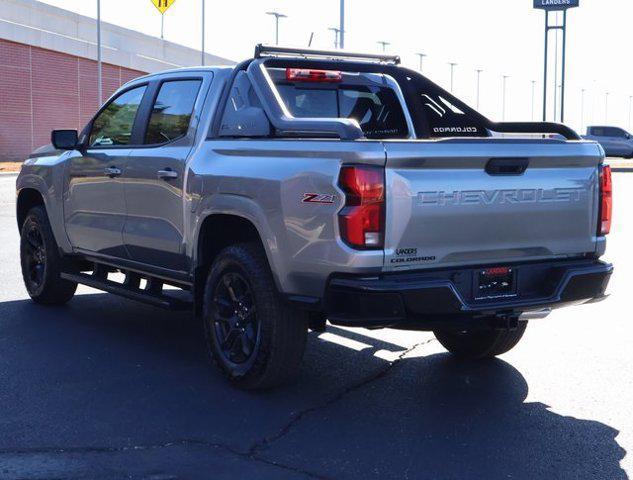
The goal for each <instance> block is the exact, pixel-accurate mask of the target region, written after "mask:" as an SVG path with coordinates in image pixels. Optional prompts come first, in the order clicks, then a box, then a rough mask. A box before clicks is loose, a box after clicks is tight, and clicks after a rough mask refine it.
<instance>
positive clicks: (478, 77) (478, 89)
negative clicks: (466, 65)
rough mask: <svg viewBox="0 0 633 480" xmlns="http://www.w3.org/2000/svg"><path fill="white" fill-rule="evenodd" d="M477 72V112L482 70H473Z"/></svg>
mask: <svg viewBox="0 0 633 480" xmlns="http://www.w3.org/2000/svg"><path fill="white" fill-rule="evenodd" d="M475 71H476V72H477V110H479V93H480V87H481V72H483V69H482V68H478V69H477V70H475Z"/></svg>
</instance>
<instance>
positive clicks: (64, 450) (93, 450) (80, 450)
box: [0, 440, 323, 480]
mask: <svg viewBox="0 0 633 480" xmlns="http://www.w3.org/2000/svg"><path fill="white" fill-rule="evenodd" d="M187 446H201V447H207V448H215V449H220V450H224V451H226V452H228V453H231V454H233V455H236V456H238V457H240V458H243V459H246V460H250V461H255V462H258V463H263V464H265V465H269V466H273V467H276V468H280V469H283V470H287V471H290V472H293V473H298V474H301V475H304V476H306V477H309V478H315V479H319V480H322V479H323V477H322V476H320V475H317V474H315V473H313V472H309V471H307V470H303V469H300V468H297V467H293V466H290V465H284V464H283V463H280V462H275V461H272V460H268V459H265V458H258V457H256V456H253V455H251V454H250V453H249V452H245V451H240V450H238V449H235V448H233V447H230V446H228V445H224V444H222V443H216V442H207V441H204V440H178V441H172V442H166V443H161V444H155V445H130V446H125V447H61V448H55V447H51V448H21V449H19V448H18V449H0V456H7V455H16V456H17V455H74V454H103V453H105V454H112V453H126V452H132V451H147V450H158V449H161V448H171V447H187Z"/></svg>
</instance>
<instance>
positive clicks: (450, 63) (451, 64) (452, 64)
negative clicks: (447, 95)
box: [448, 62, 457, 93]
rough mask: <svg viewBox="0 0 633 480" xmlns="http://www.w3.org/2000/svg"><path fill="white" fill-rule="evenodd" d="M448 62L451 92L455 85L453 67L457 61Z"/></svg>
mask: <svg viewBox="0 0 633 480" xmlns="http://www.w3.org/2000/svg"><path fill="white" fill-rule="evenodd" d="M448 64H449V65H450V66H451V93H453V87H454V86H455V84H454V80H455V67H456V66H457V63H455V62H448Z"/></svg>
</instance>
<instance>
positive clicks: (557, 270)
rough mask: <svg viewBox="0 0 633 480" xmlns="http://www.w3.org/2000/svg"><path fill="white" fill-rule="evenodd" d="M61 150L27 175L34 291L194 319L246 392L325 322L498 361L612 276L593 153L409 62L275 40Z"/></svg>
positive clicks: (156, 90)
mask: <svg viewBox="0 0 633 480" xmlns="http://www.w3.org/2000/svg"><path fill="white" fill-rule="evenodd" d="M541 134H542V135H541ZM552 134H554V135H560V136H562V138H564V139H563V140H560V139H559V140H556V139H550V138H547V135H552ZM52 142H53V144H54V146H55V148H56V149H59V150H63V153H62V154H61V155H54V156H48V157H46V156H45V157H39V158H32V159H29V160H27V161H26V162H25V163H24V166H23V168H22V171H21V173H20V175H19V177H18V179H17V223H18V227H19V229H20V232H21V238H22V240H21V247H20V248H21V251H20V254H21V261H22V269H23V276H24V282H25V284H26V288H27V290H28V293H29V295H30V296H31V298H32V299H33V300H34V301H36V302H38V303H41V304H50V305H58V304H63V303H65V302H68V301H69V300H70V299H71V298H72V297H73V295H74V293H75V289H76V287H77V284H84V285H88V286H91V287H94V288H97V289H100V290H103V291H106V292H111V293H115V294H119V295H123V296H125V297H127V298H130V299H134V300H139V301H144V302H148V303H150V304H153V305H156V306H160V307H165V308H174V309H181V308H185V309H188V308H190V309H192V310H193V311H194V313H195V314H196V315H197V316H199V317H200V318H201V319H202V321H203V323H204V326H205V336H206V342H207V344H208V347H209V351H210V354H211V357H212V358H213V360H214V361H215V363H216V364H217V365H218V367H219V368H220V370H221V371H222V372H223V373H224V374H225V375H226V376H227V377H228V378H229V379H230V380H231V381H232V382H233V383H234V384H235V385H237V386H240V387H242V388H251V389H255V388H269V387H272V386H274V385H278V384H280V383H282V382H284V381H286V380H287V379H288V378H289V377H291V376H292V375H293V374H294V373H295V372H296V371H297V370H298V366H299V364H300V362H301V358H302V355H303V351H304V348H305V344H306V336H307V332H308V330H309V329H311V330H313V331H322V330H323V329H325V328H326V323H327V322H328V321H329V322H330V323H331V324H334V325H342V326H359V327H367V328H384V327H390V328H398V329H407V330H425V331H433V332H434V333H435V335H436V336H437V338H438V340H439V341H440V342H441V343H442V345H443V346H445V347H446V348H447V349H448V350H449V351H450V352H452V353H454V354H456V355H458V356H461V357H467V358H476V359H480V358H486V357H491V356H495V355H499V354H502V353H504V352H506V351H508V350H510V349H511V348H512V347H514V346H515V345H516V344H517V343H518V342H519V340H520V339H521V337H522V335H523V333H524V331H525V328H526V325H527V321H528V320H530V319H533V318H540V317H544V316H545V315H547V313H548V312H550V311H551V309H553V308H558V307H563V306H567V305H574V304H581V303H587V302H593V301H598V300H601V299H603V298H604V297H605V295H604V292H605V288H606V286H607V283H608V281H609V278H610V276H611V272H612V266H611V265H609V264H606V263H603V262H601V261H600V260H599V257H600V256H601V255H602V254H603V253H604V251H605V242H606V239H605V235H606V234H607V233H608V232H609V229H610V222H611V175H610V170H609V168H608V167H606V166H604V165H603V151H602V149H601V148H600V146H599V145H597V144H596V143H594V142H589V141H583V140H582V139H580V138H579V137H578V135H577V134H576V133H575V132H573V131H572V130H570V129H569V128H567V127H565V126H563V125H559V124H551V123H494V122H492V121H490V120H488V119H487V118H486V117H484V116H482V115H481V114H479V113H478V112H476V111H474V110H473V109H472V108H470V107H468V106H467V105H465V104H464V103H463V102H461V101H460V100H459V99H457V98H455V97H454V96H453V95H451V94H450V93H449V92H447V91H445V90H443V89H442V88H440V87H439V86H437V85H436V84H434V83H432V82H431V81H430V80H428V79H427V78H425V77H424V76H422V75H420V74H419V73H418V72H415V71H412V70H408V69H406V68H403V67H401V66H400V65H399V58H398V57H394V56H376V55H361V54H352V53H342V52H326V51H314V50H310V51H304V50H296V49H289V48H277V47H264V46H261V45H260V46H258V47H257V48H256V52H255V56H254V58H253V59H250V60H247V61H245V62H243V63H241V64H239V65H237V66H236V67H234V68H226V67H218V68H214V67H208V68H202V67H201V68H189V69H181V70H174V71H168V72H163V73H160V74H155V75H148V76H146V77H142V78H138V79H136V80H133V81H131V82H129V83H128V84H126V85H124V86H123V87H121V88H120V89H119V91H117V92H116V93H115V94H114V95H113V96H112V98H110V99H109V100H108V101H107V103H106V104H105V105H104V106H103V107H102V108H101V109H100V110H99V111H98V112H97V114H96V115H95V116H94V118H93V119H92V121H91V122H90V123H89V124H88V125H87V126H86V127H85V129H84V130H83V131H82V132H81V133H78V132H76V131H73V130H57V131H54V132H53V134H52ZM165 285H168V286H172V287H177V289H174V288H164V286H165Z"/></svg>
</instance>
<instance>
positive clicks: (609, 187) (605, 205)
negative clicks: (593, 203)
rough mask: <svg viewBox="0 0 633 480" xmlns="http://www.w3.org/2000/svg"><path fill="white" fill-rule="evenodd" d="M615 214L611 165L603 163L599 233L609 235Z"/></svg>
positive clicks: (601, 169) (601, 170)
mask: <svg viewBox="0 0 633 480" xmlns="http://www.w3.org/2000/svg"><path fill="white" fill-rule="evenodd" d="M612 216H613V182H612V180H611V167H610V166H608V165H603V166H602V167H601V168H600V225H599V229H598V230H599V231H598V233H599V234H600V235H607V234H608V233H609V232H610V231H611V217H612Z"/></svg>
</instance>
